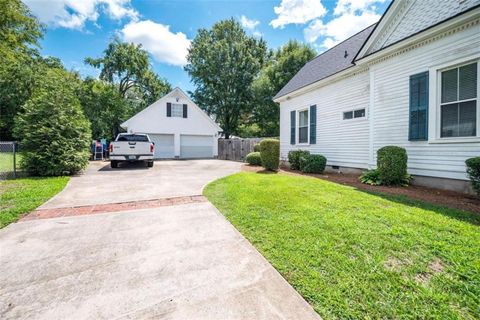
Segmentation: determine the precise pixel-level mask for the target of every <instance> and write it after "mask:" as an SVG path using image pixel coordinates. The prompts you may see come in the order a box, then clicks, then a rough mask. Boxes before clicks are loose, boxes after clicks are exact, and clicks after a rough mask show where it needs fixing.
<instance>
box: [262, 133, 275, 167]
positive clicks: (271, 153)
mask: <svg viewBox="0 0 480 320" xmlns="http://www.w3.org/2000/svg"><path fill="white" fill-rule="evenodd" d="M260 150H261V151H260V157H261V158H262V166H263V167H264V168H265V169H267V170H272V171H275V170H277V169H278V165H279V162H280V141H278V140H277V139H264V140H262V141H261V142H260Z"/></svg>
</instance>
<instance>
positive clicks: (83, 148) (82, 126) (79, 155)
mask: <svg viewBox="0 0 480 320" xmlns="http://www.w3.org/2000/svg"><path fill="white" fill-rule="evenodd" d="M77 89H78V87H77V79H76V78H75V77H74V76H73V75H72V74H70V73H68V72H66V71H64V70H61V69H51V70H49V71H48V72H47V74H46V75H45V77H44V81H43V82H42V83H41V84H40V85H39V86H38V87H37V88H35V90H34V92H33V94H32V97H31V98H30V99H29V100H28V101H27V103H26V104H25V105H24V109H23V112H22V113H20V114H19V115H18V116H17V118H16V121H15V128H14V134H15V136H16V137H17V138H18V139H19V142H20V147H21V149H22V151H23V157H22V160H21V166H22V168H24V169H25V170H26V171H27V172H28V173H29V174H31V175H38V176H61V175H71V174H75V173H77V172H78V171H80V170H81V169H83V168H85V167H86V166H87V164H88V158H89V156H90V153H89V146H90V137H91V131H90V123H89V122H88V120H87V119H86V118H85V116H84V114H83V111H82V108H81V105H80V102H79V100H78V98H77V95H76V91H77Z"/></svg>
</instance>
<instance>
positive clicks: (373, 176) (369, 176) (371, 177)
mask: <svg viewBox="0 0 480 320" xmlns="http://www.w3.org/2000/svg"><path fill="white" fill-rule="evenodd" d="M359 179H360V182H362V183H365V184H369V185H372V186H379V185H381V184H382V180H381V179H380V172H379V171H378V170H377V169H373V170H367V171H364V172H363V173H362V175H361V176H360V178H359Z"/></svg>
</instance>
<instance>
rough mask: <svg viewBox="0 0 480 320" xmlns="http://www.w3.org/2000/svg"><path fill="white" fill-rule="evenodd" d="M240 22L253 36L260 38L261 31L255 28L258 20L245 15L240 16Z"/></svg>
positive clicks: (258, 23) (258, 22)
mask: <svg viewBox="0 0 480 320" xmlns="http://www.w3.org/2000/svg"><path fill="white" fill-rule="evenodd" d="M240 24H241V25H242V27H244V28H245V29H247V30H249V31H250V32H251V33H252V35H253V36H254V37H257V38H260V37H261V36H262V33H261V32H260V31H258V30H257V27H258V26H259V25H260V21H258V20H254V19H248V18H247V17H246V16H244V15H242V16H240Z"/></svg>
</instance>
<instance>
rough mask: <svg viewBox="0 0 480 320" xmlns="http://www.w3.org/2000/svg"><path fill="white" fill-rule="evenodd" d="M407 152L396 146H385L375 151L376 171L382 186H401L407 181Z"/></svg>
mask: <svg viewBox="0 0 480 320" xmlns="http://www.w3.org/2000/svg"><path fill="white" fill-rule="evenodd" d="M407 160H408V157H407V151H406V150H405V149H404V148H401V147H397V146H386V147H383V148H380V149H379V150H378V151H377V170H378V173H379V176H380V180H381V181H382V184H384V185H402V184H405V180H406V179H407V180H409V176H408V174H407Z"/></svg>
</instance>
